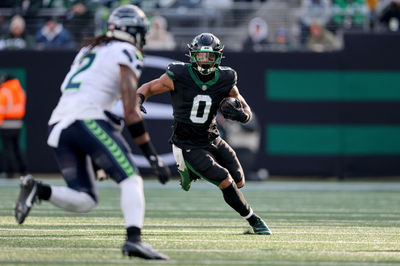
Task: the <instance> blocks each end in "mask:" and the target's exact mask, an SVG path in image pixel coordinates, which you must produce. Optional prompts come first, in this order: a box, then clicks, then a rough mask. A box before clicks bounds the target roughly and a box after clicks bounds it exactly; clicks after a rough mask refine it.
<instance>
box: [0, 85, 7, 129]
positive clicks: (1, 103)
mask: <svg viewBox="0 0 400 266" xmlns="http://www.w3.org/2000/svg"><path fill="white" fill-rule="evenodd" d="M6 106H7V98H6V96H4V94H3V93H2V92H1V91H0V126H1V125H2V124H3V120H4V116H5V112H6Z"/></svg>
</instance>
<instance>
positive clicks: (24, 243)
mask: <svg viewBox="0 0 400 266" xmlns="http://www.w3.org/2000/svg"><path fill="white" fill-rule="evenodd" d="M47 181H49V182H50V183H52V184H63V182H62V181H60V180H54V179H52V180H47ZM98 185H99V186H98V188H99V196H100V202H99V205H98V206H97V208H96V209H95V210H94V211H92V212H91V213H89V214H84V215H82V214H71V213H67V212H64V211H62V210H59V209H57V208H55V207H53V206H52V205H51V204H49V203H48V202H42V203H41V205H37V206H35V207H34V208H33V210H32V211H31V214H30V216H29V217H28V218H27V219H26V221H25V223H24V225H22V226H18V225H17V224H16V223H15V220H14V217H13V210H12V206H13V204H14V201H15V199H16V197H17V193H18V189H17V186H18V182H17V180H11V181H9V180H0V264H2V265H4V264H6V265H22V264H30V265H97V264H102V265H116V264H135V265H138V264H168V265H204V264H208V265H266V264H268V265H395V264H400V183H376V182H375V183H373V182H371V183H363V182H355V183H354V182H341V183H337V182H273V181H266V182H261V183H250V182H248V184H246V188H244V189H243V193H244V194H245V196H246V198H247V200H248V202H249V203H250V204H251V205H252V207H253V209H254V211H255V212H256V213H258V214H259V215H260V216H262V217H263V218H264V219H265V220H266V222H267V224H268V225H269V227H270V228H271V230H272V231H273V235H271V236H262V235H249V234H243V232H244V231H246V230H248V229H249V227H248V226H247V223H246V222H245V221H244V220H242V219H241V218H240V217H238V215H237V214H236V213H235V212H234V211H233V210H231V209H230V208H229V207H228V206H227V205H226V204H225V202H224V201H223V198H222V195H221V193H220V192H219V191H218V190H217V188H216V187H215V186H213V185H211V184H208V183H206V182H202V181H199V182H196V183H194V185H193V186H192V189H191V191H190V192H185V191H183V190H181V189H180V188H179V187H178V181H177V180H172V181H171V182H169V183H168V185H166V186H162V185H161V184H158V183H157V182H156V181H154V180H150V181H145V184H144V185H145V194H146V201H147V205H146V219H145V226H144V229H143V239H144V241H145V242H148V243H150V244H151V245H153V247H155V248H156V249H157V250H159V251H161V252H163V253H165V254H167V255H168V256H170V258H171V260H170V261H167V262H161V263H160V262H152V261H151V262H148V261H144V260H140V259H137V258H135V259H128V258H126V257H122V255H121V251H120V247H121V245H122V244H123V239H124V234H125V231H124V229H123V226H124V222H123V219H122V215H121V212H120V208H119V189H118V186H117V185H115V184H113V183H112V182H110V181H105V182H102V183H98Z"/></svg>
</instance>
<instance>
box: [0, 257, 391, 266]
mask: <svg viewBox="0 0 400 266" xmlns="http://www.w3.org/2000/svg"><path fill="white" fill-rule="evenodd" d="M33 262H34V263H43V264H49V263H51V264H53V265H63V264H71V263H72V264H78V265H81V264H106V265H107V264H110V263H115V264H136V263H139V262H142V263H144V264H154V263H158V264H177V263H178V264H179V265H182V264H184V265H327V266H330V265H354V266H369V265H380V266H393V263H376V262H358V261H340V260H337V261H332V262H320V261H294V260H279V261H270V262H266V261H260V260H241V261H237V260H179V261H177V260H173V259H171V260H168V261H144V260H141V259H137V258H135V259H133V260H129V259H128V258H127V259H119V260H118V259H112V260H105V259H102V260H87V259H86V260H74V259H65V260H54V259H53V260H21V259H19V260H0V264H3V263H28V264H32V263H33Z"/></svg>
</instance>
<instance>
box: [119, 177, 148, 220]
mask: <svg viewBox="0 0 400 266" xmlns="http://www.w3.org/2000/svg"><path fill="white" fill-rule="evenodd" d="M119 187H120V188H121V210H122V213H123V215H124V219H125V227H126V228H128V227H130V226H136V227H138V228H142V227H143V220H144V209H145V202H144V194H143V180H142V177H141V176H134V177H132V176H131V177H128V178H127V179H125V180H124V181H122V182H121V183H119Z"/></svg>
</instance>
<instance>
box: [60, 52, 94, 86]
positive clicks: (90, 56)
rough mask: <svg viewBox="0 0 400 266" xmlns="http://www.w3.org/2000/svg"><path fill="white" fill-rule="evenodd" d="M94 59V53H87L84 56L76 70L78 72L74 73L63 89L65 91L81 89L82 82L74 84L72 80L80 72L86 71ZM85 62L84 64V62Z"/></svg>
mask: <svg viewBox="0 0 400 266" xmlns="http://www.w3.org/2000/svg"><path fill="white" fill-rule="evenodd" d="M95 57H96V54H95V53H89V54H87V55H85V56H84V57H83V58H82V59H81V60H80V63H81V64H82V63H83V64H82V66H81V67H80V68H79V69H78V71H76V72H75V73H74V74H73V75H72V76H71V78H70V79H69V81H68V84H67V86H66V87H65V89H66V90H73V89H75V90H79V88H80V87H81V83H82V82H74V81H73V79H74V78H75V77H76V76H77V75H78V74H79V73H81V72H82V71H85V70H86V69H88V68H89V67H90V66H91V65H92V64H93V61H94V58H95ZM84 61H85V62H84Z"/></svg>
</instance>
